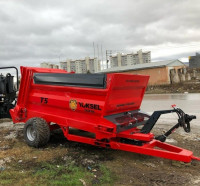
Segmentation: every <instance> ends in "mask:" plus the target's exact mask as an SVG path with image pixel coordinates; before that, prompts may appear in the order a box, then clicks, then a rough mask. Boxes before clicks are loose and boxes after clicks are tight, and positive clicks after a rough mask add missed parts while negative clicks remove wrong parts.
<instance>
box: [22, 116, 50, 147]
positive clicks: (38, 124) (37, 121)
mask: <svg viewBox="0 0 200 186" xmlns="http://www.w3.org/2000/svg"><path fill="white" fill-rule="evenodd" d="M24 138H25V141H26V143H27V144H28V145H29V146H31V147H37V148H38V147H42V146H44V145H46V144H47V142H48V141H49V138H50V129H49V126H48V124H47V122H46V121H45V120H44V119H42V118H31V119H29V120H28V121H27V122H26V124H25V126H24Z"/></svg>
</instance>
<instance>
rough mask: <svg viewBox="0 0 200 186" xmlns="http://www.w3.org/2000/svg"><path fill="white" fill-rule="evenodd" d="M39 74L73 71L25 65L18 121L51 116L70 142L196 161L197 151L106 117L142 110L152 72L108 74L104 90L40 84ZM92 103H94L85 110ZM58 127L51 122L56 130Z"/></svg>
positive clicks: (15, 118) (16, 110)
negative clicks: (78, 132) (124, 127)
mask: <svg viewBox="0 0 200 186" xmlns="http://www.w3.org/2000/svg"><path fill="white" fill-rule="evenodd" d="M34 73H67V72H66V71H64V70H59V69H46V68H30V67H21V74H22V78H21V84H20V89H19V97H18V100H17V105H16V107H15V108H14V109H11V110H10V114H11V116H12V119H13V122H14V123H18V122H26V121H27V120H28V119H30V118H33V117H39V118H43V119H45V120H46V121H47V123H49V125H50V123H52V122H53V123H56V124H57V125H59V127H60V128H61V129H62V130H63V133H64V135H65V137H66V138H67V139H68V140H72V141H77V142H82V143H88V144H91V145H97V146H101V147H110V148H113V149H120V150H125V151H130V152H136V153H142V154H147V155H153V156H158V157H163V158H168V159H173V160H179V161H184V162H189V161H191V159H195V157H193V155H192V152H190V151H187V150H184V149H181V148H178V147H175V146H172V145H168V144H166V143H162V142H159V141H157V140H154V135H153V134H152V133H149V134H141V133H140V130H139V129H138V128H137V127H134V128H132V129H128V130H125V131H122V132H117V125H116V124H115V123H112V122H111V121H109V120H107V119H106V118H105V116H108V115H113V114H117V113H123V112H128V111H132V110H138V109H140V105H141V102H142V99H143V96H144V92H145V89H146V86H147V83H148V80H149V77H148V76H142V75H131V74H117V73H113V74H107V77H106V87H105V88H104V89H98V88H86V87H73V86H57V85H44V84H35V83H34V80H33V76H34ZM86 104H92V107H91V108H84V106H85V105H86ZM69 127H73V128H76V129H80V130H84V131H87V132H90V133H93V134H95V138H88V137H83V136H77V135H73V134H70V133H69ZM53 128H54V127H52V126H50V129H53ZM56 128H57V127H56ZM122 138H127V139H131V140H140V141H143V145H142V146H137V145H131V144H124V143H121V142H120V139H122ZM154 147H159V148H161V149H163V150H161V149H159V150H158V149H155V148H154Z"/></svg>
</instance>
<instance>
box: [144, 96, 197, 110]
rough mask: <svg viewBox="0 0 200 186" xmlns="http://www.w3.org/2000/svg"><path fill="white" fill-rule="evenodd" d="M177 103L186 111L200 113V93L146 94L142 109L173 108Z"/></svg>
mask: <svg viewBox="0 0 200 186" xmlns="http://www.w3.org/2000/svg"><path fill="white" fill-rule="evenodd" d="M173 104H175V105H176V106H177V107H178V108H181V109H182V110H183V111H185V112H186V113H198V114H200V94H199V93H197V94H194V93H193V94H192V93H191V94H146V95H145V96H144V99H143V102H142V105H141V110H144V111H146V112H153V111H155V110H166V109H171V108H172V107H171V105H173Z"/></svg>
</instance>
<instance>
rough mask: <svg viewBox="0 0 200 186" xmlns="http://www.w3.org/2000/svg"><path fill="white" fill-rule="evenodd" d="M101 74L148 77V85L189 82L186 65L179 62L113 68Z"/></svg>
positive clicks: (169, 61) (171, 61)
mask: <svg viewBox="0 0 200 186" xmlns="http://www.w3.org/2000/svg"><path fill="white" fill-rule="evenodd" d="M101 72H102V73H110V72H117V73H129V74H142V75H149V76H150V79H149V84H148V85H162V84H172V83H178V82H182V81H185V80H190V79H191V78H190V74H188V73H187V71H186V65H185V64H184V63H182V62H181V61H179V60H168V61H159V62H152V63H144V64H136V65H129V66H121V67H113V68H109V69H105V70H102V71H101Z"/></svg>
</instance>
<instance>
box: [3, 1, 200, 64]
mask: <svg viewBox="0 0 200 186" xmlns="http://www.w3.org/2000/svg"><path fill="white" fill-rule="evenodd" d="M93 42H94V43H95V46H96V45H97V44H98V45H99V49H100V48H101V47H100V46H101V45H102V46H103V55H104V60H105V51H106V50H113V51H115V50H118V51H123V52H125V53H126V52H132V51H134V52H136V51H137V50H139V49H143V51H146V50H151V52H152V61H158V60H165V59H177V58H178V59H182V60H184V61H187V57H188V56H189V55H194V54H195V52H198V51H200V1H199V0H188V1H186V0H165V1H164V0H145V1H144V0H123V1H118V0H98V1H97V0H73V1H69V0H57V1H55V0H39V1H33V0H0V66H9V65H15V66H17V67H19V66H20V65H24V66H39V65H40V63H41V62H54V63H58V62H59V60H62V61H64V60H66V59H79V58H84V57H85V56H90V57H93V56H94V52H93ZM96 55H97V50H96ZM100 56H101V55H100Z"/></svg>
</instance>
